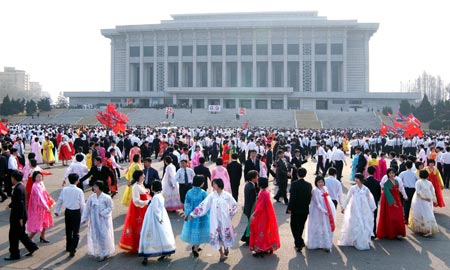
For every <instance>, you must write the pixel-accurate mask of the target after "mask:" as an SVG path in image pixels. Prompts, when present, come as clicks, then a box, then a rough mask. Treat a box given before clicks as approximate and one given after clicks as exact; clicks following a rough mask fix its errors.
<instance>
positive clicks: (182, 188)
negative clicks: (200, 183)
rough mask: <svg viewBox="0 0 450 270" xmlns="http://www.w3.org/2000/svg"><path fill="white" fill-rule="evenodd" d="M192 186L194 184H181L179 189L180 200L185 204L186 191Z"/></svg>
mask: <svg viewBox="0 0 450 270" xmlns="http://www.w3.org/2000/svg"><path fill="white" fill-rule="evenodd" d="M191 188H192V184H187V185H186V184H180V186H179V188H178V190H179V191H180V201H181V202H182V203H183V204H184V200H185V199H186V193H187V192H188V191H189V190H190V189H191Z"/></svg>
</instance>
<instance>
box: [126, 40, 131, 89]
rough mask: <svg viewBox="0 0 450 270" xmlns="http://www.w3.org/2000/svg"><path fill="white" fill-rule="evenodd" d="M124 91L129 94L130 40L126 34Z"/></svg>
mask: <svg viewBox="0 0 450 270" xmlns="http://www.w3.org/2000/svg"><path fill="white" fill-rule="evenodd" d="M125 46H126V47H125V48H126V50H125V54H126V55H125V91H126V92H130V40H129V37H128V34H127V36H126V39H125Z"/></svg>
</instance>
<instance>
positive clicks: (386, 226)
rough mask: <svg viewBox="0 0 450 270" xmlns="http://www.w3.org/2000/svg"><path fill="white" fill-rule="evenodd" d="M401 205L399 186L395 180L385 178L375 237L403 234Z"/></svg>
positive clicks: (404, 233)
mask: <svg viewBox="0 0 450 270" xmlns="http://www.w3.org/2000/svg"><path fill="white" fill-rule="evenodd" d="M405 235H406V230H405V222H404V219H403V207H402V202H401V200H400V186H399V182H398V181H397V180H395V181H394V183H392V181H391V180H387V181H386V183H384V187H383V191H382V193H381V202H380V215H379V218H378V226H377V238H379V239H383V238H387V239H394V238H395V237H397V236H405Z"/></svg>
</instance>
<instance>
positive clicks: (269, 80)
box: [267, 30, 273, 87]
mask: <svg viewBox="0 0 450 270" xmlns="http://www.w3.org/2000/svg"><path fill="white" fill-rule="evenodd" d="M267 40H268V41H267V64H268V68H267V85H268V87H272V85H273V83H272V31H271V30H269V32H268V36H267Z"/></svg>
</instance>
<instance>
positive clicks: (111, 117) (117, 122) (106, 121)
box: [97, 104, 128, 133]
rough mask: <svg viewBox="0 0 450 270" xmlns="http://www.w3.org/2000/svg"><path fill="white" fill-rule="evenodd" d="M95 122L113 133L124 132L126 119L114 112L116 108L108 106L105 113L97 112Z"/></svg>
mask: <svg viewBox="0 0 450 270" xmlns="http://www.w3.org/2000/svg"><path fill="white" fill-rule="evenodd" d="M97 120H98V121H99V122H100V123H101V124H102V125H105V126H106V127H109V128H111V129H112V130H113V131H114V133H119V132H125V129H126V123H127V122H128V117H127V116H126V115H124V114H122V113H120V112H118V111H117V110H116V106H114V105H113V104H108V106H107V107H106V110H105V113H102V112H98V113H97Z"/></svg>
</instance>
